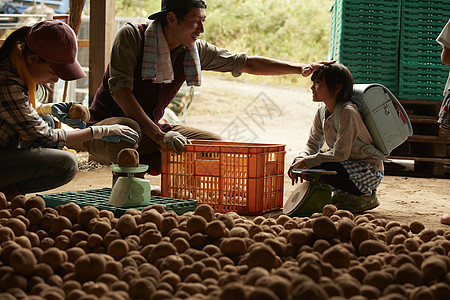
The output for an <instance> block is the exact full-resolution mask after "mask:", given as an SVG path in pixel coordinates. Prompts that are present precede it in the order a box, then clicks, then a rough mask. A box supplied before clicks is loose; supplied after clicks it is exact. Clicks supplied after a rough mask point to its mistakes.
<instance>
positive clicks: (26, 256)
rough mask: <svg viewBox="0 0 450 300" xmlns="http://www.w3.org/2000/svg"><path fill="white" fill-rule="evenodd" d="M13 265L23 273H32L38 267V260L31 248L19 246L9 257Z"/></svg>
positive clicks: (17, 270)
mask: <svg viewBox="0 0 450 300" xmlns="http://www.w3.org/2000/svg"><path fill="white" fill-rule="evenodd" d="M9 260H10V264H11V267H12V268H13V269H14V270H15V271H16V272H18V273H20V274H22V275H26V276H27V275H30V274H31V273H33V271H34V268H35V267H36V264H37V261H36V258H35V257H34V254H33V252H32V251H31V250H30V249H26V248H18V249H15V250H13V251H12V252H11V255H10V257H9Z"/></svg>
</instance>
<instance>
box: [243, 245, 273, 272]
mask: <svg viewBox="0 0 450 300" xmlns="http://www.w3.org/2000/svg"><path fill="white" fill-rule="evenodd" d="M249 252H250V253H249V255H248V258H247V265H248V268H249V269H251V268H254V267H262V268H265V269H267V270H269V271H270V270H272V268H273V267H274V265H275V261H276V254H275V252H274V251H273V250H272V248H270V247H269V246H267V245H265V244H262V243H256V244H254V245H252V246H250V248H249Z"/></svg>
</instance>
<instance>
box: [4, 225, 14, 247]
mask: <svg viewBox="0 0 450 300" xmlns="http://www.w3.org/2000/svg"><path fill="white" fill-rule="evenodd" d="M15 238H16V235H15V233H14V231H13V230H12V229H11V228H9V227H0V244H2V243H3V242H6V241H14V239H15Z"/></svg>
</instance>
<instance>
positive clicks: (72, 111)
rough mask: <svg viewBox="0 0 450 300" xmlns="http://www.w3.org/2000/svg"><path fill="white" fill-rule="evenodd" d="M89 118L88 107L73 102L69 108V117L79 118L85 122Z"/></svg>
mask: <svg viewBox="0 0 450 300" xmlns="http://www.w3.org/2000/svg"><path fill="white" fill-rule="evenodd" d="M90 118H91V114H90V113H89V109H88V108H87V107H86V106H84V105H83V104H80V103H74V104H72V106H70V108H69V119H80V120H81V121H83V122H85V123H87V122H88V121H89V119H90Z"/></svg>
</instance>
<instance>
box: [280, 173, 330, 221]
mask: <svg viewBox="0 0 450 300" xmlns="http://www.w3.org/2000/svg"><path fill="white" fill-rule="evenodd" d="M292 172H293V173H297V174H300V175H306V177H307V179H306V180H304V181H303V182H302V183H300V185H299V186H298V187H297V188H296V189H295V190H294V191H293V192H292V194H291V195H290V196H289V198H288V199H287V201H286V203H285V204H284V206H283V213H284V214H286V215H288V216H291V217H309V216H311V215H312V214H313V213H316V212H322V211H323V207H324V206H325V205H327V204H331V187H330V186H329V185H328V184H323V183H320V182H319V178H320V176H322V175H336V171H327V170H323V169H293V170H292Z"/></svg>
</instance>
